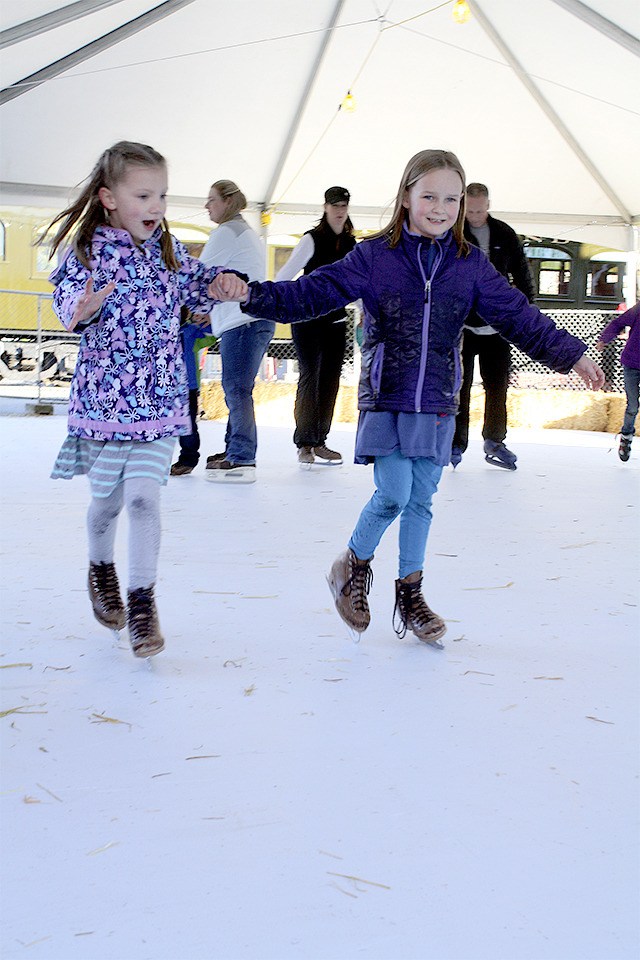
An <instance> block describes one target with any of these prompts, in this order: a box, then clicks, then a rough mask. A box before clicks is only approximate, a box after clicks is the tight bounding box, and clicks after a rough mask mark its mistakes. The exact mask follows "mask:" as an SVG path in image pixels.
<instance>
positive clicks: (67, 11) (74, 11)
mask: <svg viewBox="0 0 640 960" xmlns="http://www.w3.org/2000/svg"><path fill="white" fill-rule="evenodd" d="M121 2H122V0H76V2H75V3H68V4H67V6H66V7H62V9H60V10H52V11H51V13H43V15H42V16H41V17H34V18H33V20H26V21H25V22H24V23H18V24H16V26H15V27H7V29H6V30H3V31H2V32H1V33H0V50H3V49H4V48H5V47H10V46H11V44H12V43H19V42H20V41H21V40H30V39H31V38H32V37H39V36H40V34H41V33H46V32H47V30H53V29H54V27H61V26H63V25H64V24H65V23H70V22H71V21H73V20H79V19H80V17H86V16H87V14H89V13H95V11H96V10H102V9H103V7H110V6H112V5H113V4H114V3H121Z"/></svg>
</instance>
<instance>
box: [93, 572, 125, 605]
mask: <svg viewBox="0 0 640 960" xmlns="http://www.w3.org/2000/svg"><path fill="white" fill-rule="evenodd" d="M89 576H90V577H91V585H92V587H93V589H94V591H95V592H96V594H97V595H98V597H99V598H100V600H101V601H102V603H103V604H104V606H105V607H107V608H117V609H122V598H121V596H120V585H119V583H118V577H117V574H116V568H115V564H113V563H91V564H90V565H89Z"/></svg>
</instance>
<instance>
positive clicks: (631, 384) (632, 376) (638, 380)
mask: <svg viewBox="0 0 640 960" xmlns="http://www.w3.org/2000/svg"><path fill="white" fill-rule="evenodd" d="M622 373H623V376H624V392H625V393H626V395H627V409H626V410H625V412H624V423H623V424H622V429H621V431H620V433H624V435H625V436H627V437H632V436H633V434H634V432H635V426H636V417H637V416H638V397H639V396H640V370H636V369H635V367H625V366H623V367H622Z"/></svg>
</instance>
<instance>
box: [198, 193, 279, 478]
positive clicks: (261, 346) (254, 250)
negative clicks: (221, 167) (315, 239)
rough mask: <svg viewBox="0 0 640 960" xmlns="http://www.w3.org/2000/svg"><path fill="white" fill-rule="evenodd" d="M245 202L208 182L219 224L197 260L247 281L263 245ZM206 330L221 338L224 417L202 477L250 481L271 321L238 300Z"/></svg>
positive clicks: (255, 276)
mask: <svg viewBox="0 0 640 960" xmlns="http://www.w3.org/2000/svg"><path fill="white" fill-rule="evenodd" d="M246 206H247V198H246V197H245V195H244V193H243V192H242V190H241V189H240V187H239V186H238V185H237V184H236V183H234V182H233V180H217V181H216V182H215V183H214V184H212V186H211V189H210V190H209V196H208V198H207V202H206V203H205V207H206V209H207V211H208V213H209V219H210V220H212V221H213V223H217V224H219V226H218V228H217V229H216V230H212V231H211V234H210V235H209V239H208V240H207V242H206V244H205V246H204V249H203V251H202V253H201V254H200V259H201V260H202V262H203V263H204V264H205V265H207V266H209V265H210V264H218V265H221V266H224V267H227V268H229V269H232V270H236V271H237V272H238V273H242V274H244V275H245V276H247V277H248V278H249V279H250V280H264V277H265V251H264V246H263V244H262V241H261V240H260V238H259V237H258V235H257V233H256V232H255V230H252V229H251V227H250V226H249V224H248V223H247V221H246V220H245V219H244V217H243V216H242V215H241V213H240V211H241V210H244V209H245V207H246ZM211 329H212V331H213V333H214V334H215V336H216V337H219V338H220V359H221V361H222V389H223V391H224V399H225V402H226V404H227V407H228V409H229V418H228V420H227V427H226V430H225V436H224V450H222V451H221V452H220V453H214V454H212V455H211V456H209V457H207V466H206V469H205V477H206V478H207V480H214V481H227V480H231V481H233V482H235V483H252V482H254V481H255V479H256V451H257V449H258V432H257V429H256V417H255V410H254V406H253V388H254V386H255V382H256V376H257V374H258V370H259V369H260V364H261V363H262V358H263V357H264V355H265V353H266V351H267V347H268V346H269V343H270V342H271V339H272V337H273V334H274V332H275V329H276V325H275V323H273V322H272V321H271V320H262V319H257V320H253V319H252V318H250V317H247V316H245V314H243V313H242V312H241V311H240V307H239V306H238V304H237V303H223V304H220V305H218V306H217V307H216V308H215V310H214V311H213V313H212V314H211Z"/></svg>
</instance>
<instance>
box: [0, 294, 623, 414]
mask: <svg viewBox="0 0 640 960" xmlns="http://www.w3.org/2000/svg"><path fill="white" fill-rule="evenodd" d="M51 301H52V295H51V294H50V293H34V292H31V291H25V290H0V392H1V393H3V394H4V395H5V396H7V395H11V393H10V391H11V388H12V387H13V388H19V389H20V395H21V396H27V397H28V398H29V399H34V398H35V399H37V401H38V402H40V401H41V399H42V391H43V388H45V387H47V388H49V389H48V391H47V392H48V393H49V394H51V393H55V395H56V397H57V398H59V399H61V400H63V399H66V398H67V397H68V394H69V383H70V380H71V375H72V373H73V367H74V365H75V360H76V357H77V352H78V344H79V341H80V335H79V334H75V333H68V332H65V331H64V330H62V329H61V326H60V323H59V321H58V320H57V318H56V317H55V314H54V313H53V310H52V307H51ZM347 313H348V316H347V320H346V324H347V349H346V354H345V361H344V366H343V370H342V377H341V381H342V382H343V383H345V384H355V383H357V380H358V376H359V367H360V363H359V361H360V350H359V347H358V344H357V336H356V330H357V321H358V314H357V311H355V310H352V309H350V308H348V310H347ZM548 315H549V316H550V317H552V318H553V319H554V320H555V322H556V323H557V324H558V326H561V327H564V328H565V329H566V330H568V331H569V333H573V334H574V335H575V336H578V337H580V338H581V339H582V340H584V341H585V343H587V344H589V349H588V351H587V352H588V355H589V356H591V357H592V358H593V359H594V360H596V361H597V362H598V363H600V364H601V366H602V367H603V369H604V371H605V376H606V389H608V390H609V391H611V392H614V393H624V382H623V375H622V368H621V366H620V352H621V349H622V346H623V345H622V343H621V341H620V340H619V339H617V340H615V341H614V342H613V343H611V344H609V345H608V346H607V347H606V348H605V351H604V352H603V353H602V354H600V353H598V352H597V351H595V350H594V349H593V344H594V343H595V342H596V340H597V339H598V335H599V334H600V332H601V331H602V329H603V328H604V327H605V326H606V324H607V323H608V322H609V320H610V319H611V318H612V317H613V316H615V313H614V312H611V311H603V310H550V311H548ZM202 375H203V378H204V379H210V380H216V379H219V378H220V375H221V365H220V356H219V352H218V350H217V347H212V348H209V352H208V354H207V356H206V358H205V360H204V364H203V370H202ZM258 376H259V378H260V379H261V380H264V381H267V382H271V381H273V382H278V381H279V382H288V383H295V382H296V381H297V379H298V363H297V358H296V353H295V347H294V344H293V341H292V340H290V339H287V338H282V337H281V338H279V339H274V340H272V341H271V343H270V344H269V348H268V350H267V353H266V356H265V358H264V360H263V362H262V365H261V368H260V371H259V374H258ZM510 384H511V386H513V387H521V388H525V389H526V388H530V389H546V388H548V387H557V388H562V389H568V390H581V389H584V385H583V384H582V381H581V380H580V379H579V378H578V377H564V376H561V375H559V374H554V373H553V372H551V371H550V370H548V369H547V368H546V367H544V366H543V365H542V364H540V363H537V362H536V361H534V360H531V359H530V358H529V357H527V356H526V355H525V354H523V353H522V352H521V351H520V350H517V349H516V348H514V349H513V351H512V372H511V379H510ZM51 388H55V390H52V389H51Z"/></svg>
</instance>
